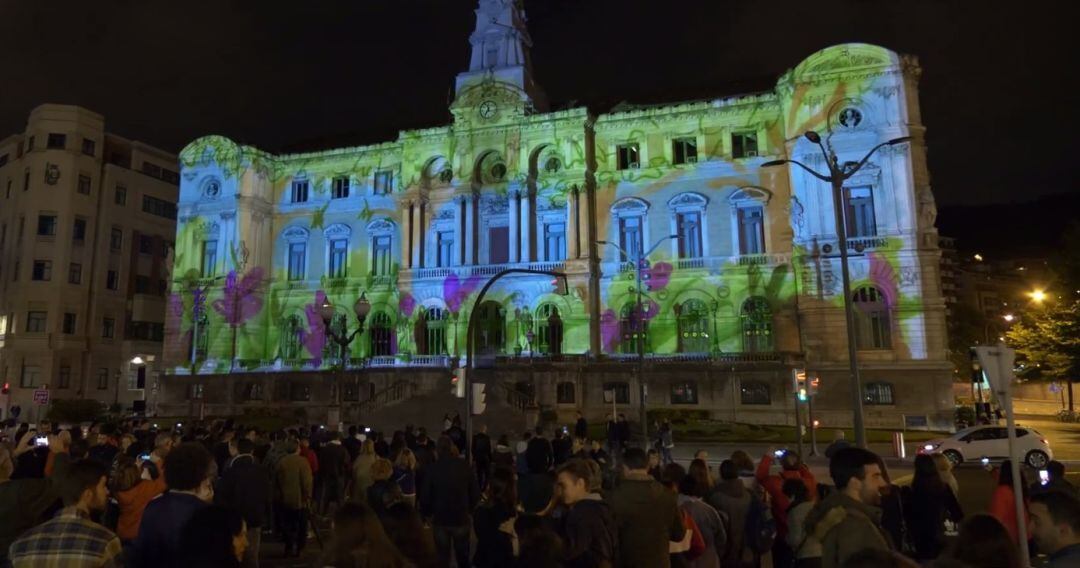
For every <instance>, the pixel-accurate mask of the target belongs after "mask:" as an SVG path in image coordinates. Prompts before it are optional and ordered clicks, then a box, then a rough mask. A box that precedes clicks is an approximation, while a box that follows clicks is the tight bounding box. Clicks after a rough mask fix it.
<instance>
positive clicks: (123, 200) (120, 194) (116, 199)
mask: <svg viewBox="0 0 1080 568" xmlns="http://www.w3.org/2000/svg"><path fill="white" fill-rule="evenodd" d="M113 203H115V204H117V205H121V206H122V205H127V187H125V186H122V185H117V186H116V192H115V193H114V194H113Z"/></svg>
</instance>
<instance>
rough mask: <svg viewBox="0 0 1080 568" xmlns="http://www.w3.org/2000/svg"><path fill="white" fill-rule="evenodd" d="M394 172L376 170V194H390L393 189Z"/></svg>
mask: <svg viewBox="0 0 1080 568" xmlns="http://www.w3.org/2000/svg"><path fill="white" fill-rule="evenodd" d="M393 182H394V173H393V172H390V171H382V172H375V195H389V194H390V192H391V191H393V189H394V188H393Z"/></svg>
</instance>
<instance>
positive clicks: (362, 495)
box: [352, 438, 379, 503]
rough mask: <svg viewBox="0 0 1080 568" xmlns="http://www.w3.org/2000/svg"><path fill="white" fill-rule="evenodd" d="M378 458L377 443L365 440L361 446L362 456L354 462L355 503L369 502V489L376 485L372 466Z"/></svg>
mask: <svg viewBox="0 0 1080 568" xmlns="http://www.w3.org/2000/svg"><path fill="white" fill-rule="evenodd" d="M378 458H379V456H377V455H375V441H374V440H372V439H371V438H368V439H366V440H364V443H363V444H361V445H360V454H359V455H357V456H356V461H355V462H353V470H352V477H353V486H352V498H353V501H357V502H360V503H364V502H366V501H367V490H368V487H371V484H372V483H375V480H374V479H372V477H371V464H373V463H375V460H376V459H378Z"/></svg>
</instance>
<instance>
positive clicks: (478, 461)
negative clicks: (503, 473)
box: [472, 424, 492, 490]
mask: <svg viewBox="0 0 1080 568" xmlns="http://www.w3.org/2000/svg"><path fill="white" fill-rule="evenodd" d="M472 451H473V465H475V466H476V482H477V483H479V484H480V489H481V490H483V489H484V488H485V487H487V478H488V472H490V471H491V458H492V456H491V436H488V433H487V424H481V425H480V426H479V427H478V428H477V432H476V433H475V434H473V439H472Z"/></svg>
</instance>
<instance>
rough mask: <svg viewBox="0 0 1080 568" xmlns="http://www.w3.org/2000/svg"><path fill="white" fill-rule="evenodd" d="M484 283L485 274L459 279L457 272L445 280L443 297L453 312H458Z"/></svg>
mask: <svg viewBox="0 0 1080 568" xmlns="http://www.w3.org/2000/svg"><path fill="white" fill-rule="evenodd" d="M483 283H484V277H483V276H470V277H469V278H467V279H465V280H464V281H462V280H459V279H458V277H457V275H456V274H451V275H450V276H447V277H446V279H445V280H443V299H444V300H446V307H447V308H449V309H450V312H451V313H455V314H456V313H457V312H458V310H460V309H461V305H462V304H464V303H465V300H467V299H468V298H469V294H472V293H473V292H475V291H476V290H477V289H479V288H480V286H482V285H483Z"/></svg>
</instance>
